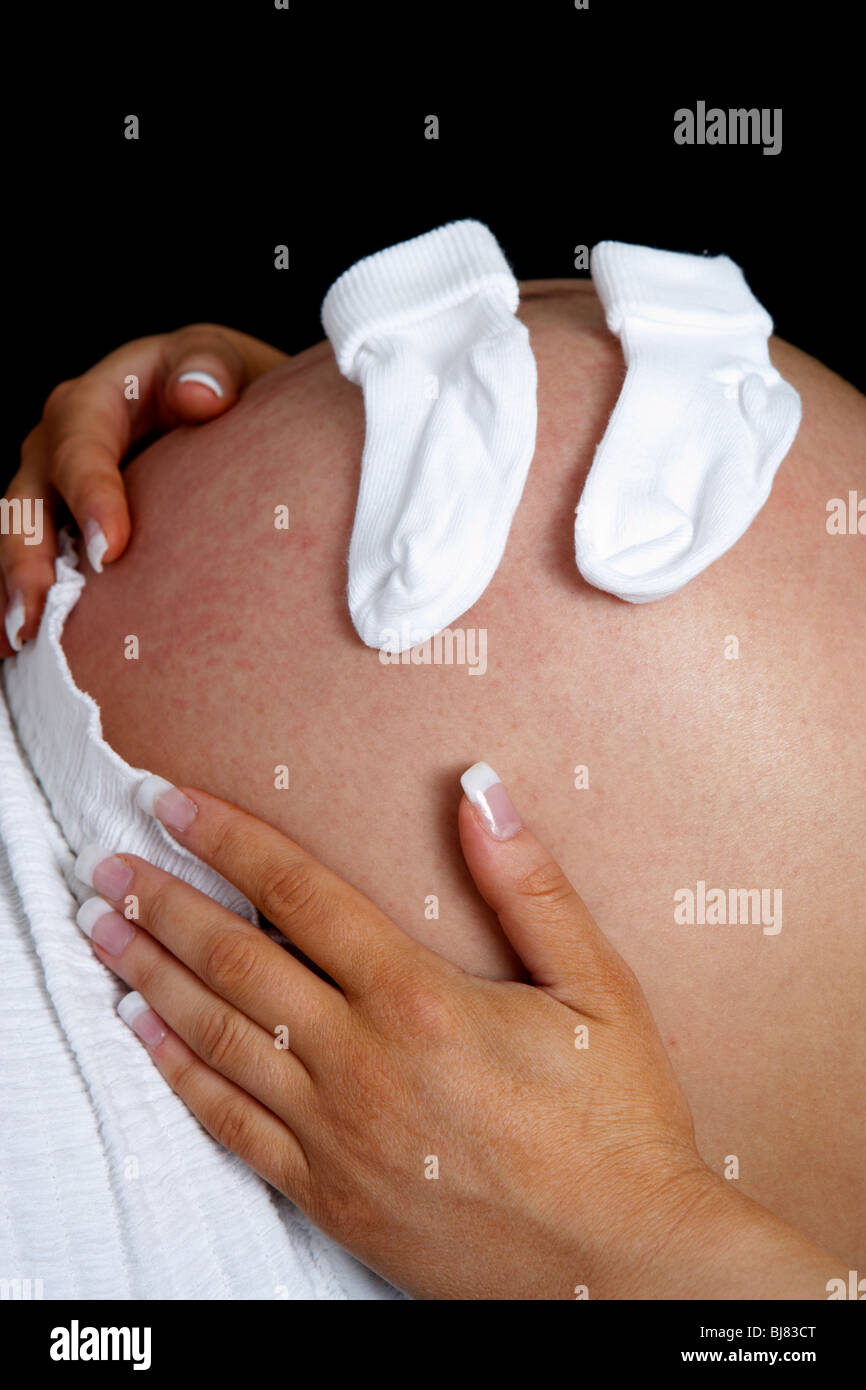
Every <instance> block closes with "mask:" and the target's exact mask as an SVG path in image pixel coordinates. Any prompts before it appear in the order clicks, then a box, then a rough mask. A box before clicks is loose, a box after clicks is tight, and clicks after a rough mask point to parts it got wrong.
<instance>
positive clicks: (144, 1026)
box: [117, 991, 165, 1047]
mask: <svg viewBox="0 0 866 1390" xmlns="http://www.w3.org/2000/svg"><path fill="white" fill-rule="evenodd" d="M117 1012H118V1013H119V1014H120V1017H121V1018H122V1019H123V1021H124V1023H127V1024H129V1027H130V1028H131V1029H132V1031H133V1033H135V1034H137V1036H138V1037H139V1038H141V1041H142V1042H143V1043H146V1044H147V1046H148V1047H158V1046H159V1044H160V1043H161V1042H162V1040H163V1038H164V1037H165V1028H164V1027H163V1024H162V1019H161V1018H160V1017H159V1014H155V1013H154V1012H153V1009H152V1008H151V1007H150V1005H149V1004H148V1003H147V1001H146V1000H145V999H142V997H141V995H140V994H139V993H138V992H137V991H133V993H132V994H125V995H124V996H123V998H122V999H121V1001H120V1003H119V1004H118V1006H117Z"/></svg>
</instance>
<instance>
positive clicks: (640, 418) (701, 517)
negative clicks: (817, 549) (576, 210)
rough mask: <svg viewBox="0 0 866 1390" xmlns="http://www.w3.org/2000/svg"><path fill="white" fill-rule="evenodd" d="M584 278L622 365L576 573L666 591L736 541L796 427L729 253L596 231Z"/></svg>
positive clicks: (613, 585)
mask: <svg viewBox="0 0 866 1390" xmlns="http://www.w3.org/2000/svg"><path fill="white" fill-rule="evenodd" d="M591 269H592V278H593V281H594V282H595V286H596V289H597V290H598V293H599V297H600V299H601V301H602V303H603V305H604V307H605V310H606V313H607V324H608V327H609V328H610V330H611V332H613V333H616V334H618V335H619V337H620V339H621V340H622V346H623V352H624V354H625V360H626V364H627V367H628V371H627V374H626V378H625V382H624V384H623V388H622V392H621V394H620V397H619V400H618V401H617V404H616V408H615V409H614V412H613V414H612V415H611V418H610V422H609V424H608V427H607V430H606V432H605V435H604V438H603V439H602V441H601V444H600V445H599V447H598V449H597V450H596V454H595V459H594V461H593V464H592V468H591V469H590V473H589V477H588V478H587V480H586V485H585V487H584V490H583V495H582V496H581V499H580V504H579V506H578V508H577V516H576V523H575V553H576V558H577V565H578V569H579V570H580V572H581V574H582V575H583V577H584V579H586V580H588V582H589V583H590V584H594V585H595V586H596V588H599V589H606V590H608V591H609V592H610V593H612V594H616V595H617V596H618V597H619V598H623V599H628V600H629V601H630V602H632V603H646V602H648V601H649V600H651V599H657V598H664V597H665V596H666V595H667V594H672V593H674V592H675V590H677V589H679V588H680V587H681V586H682V585H683V584H685V583H687V581H688V580H689V579H692V578H694V576H695V575H696V574H699V573H700V571H701V570H702V569H705V568H706V566H707V565H709V564H711V563H712V561H713V560H716V559H718V557H719V556H720V555H722V554H723V553H724V552H725V551H726V550H728V549H729V548H730V546H732V545H733V544H734V542H735V541H736V540H738V539H739V537H740V536H741V535H742V534H743V532H744V531H745V530H746V528H747V527H748V526H749V525H750V523H751V522H752V521H753V519H754V518H755V516H756V515H757V513H758V512H759V511H760V509H761V507H762V506H763V505H764V503H765V502H766V500H767V497H768V496H769V493H770V488H771V486H772V482H773V477H774V475H775V472H776V469H777V468H778V466H779V464H780V463H781V461H782V459H783V458H784V457H785V454H786V453H787V452H788V450H789V448H790V447H791V444H792V443H793V440H794V436H795V435H796V433H797V429H798V427H799V424H800V398H799V396H798V395H797V392H796V391H795V390H794V388H793V387H792V386H789V385H788V383H787V382H786V381H783V379H782V377H781V376H780V375H779V373H778V372H777V371H776V370H775V368H774V367H773V366H772V365H771V363H770V357H769V352H768V350H767V340H768V338H769V336H770V334H771V332H772V331H773V323H772V320H771V318H770V316H769V314H768V313H767V312H766V310H765V309H763V308H762V307H761V305H760V304H759V303H758V301H757V300H756V299H755V297H754V295H753V294H752V292H751V290H750V289H749V287H748V285H747V284H746V281H745V279H744V278H743V274H742V271H741V270H740V268H739V266H737V265H735V264H734V262H733V261H732V260H729V258H728V257H727V256H715V257H712V258H710V257H706V256H688V255H680V254H678V253H677V252H673V251H654V250H652V249H650V248H649V247H646V246H627V245H625V244H624V243H623V242H618V241H603V242H601V243H600V244H599V245H598V246H596V247H595V248H594V250H593V252H592V259H591Z"/></svg>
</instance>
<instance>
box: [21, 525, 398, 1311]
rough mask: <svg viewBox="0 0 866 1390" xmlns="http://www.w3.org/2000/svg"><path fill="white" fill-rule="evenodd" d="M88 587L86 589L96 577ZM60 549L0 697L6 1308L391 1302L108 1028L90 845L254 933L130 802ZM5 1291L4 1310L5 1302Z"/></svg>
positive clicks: (109, 999) (125, 1031) (139, 1047)
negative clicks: (89, 676) (74, 664)
mask: <svg viewBox="0 0 866 1390" xmlns="http://www.w3.org/2000/svg"><path fill="white" fill-rule="evenodd" d="M93 582H95V583H99V580H95V581H93ZM84 583H85V581H84V577H83V576H82V575H81V574H80V573H78V572H77V570H76V568H75V557H74V555H73V554H72V552H71V551H70V549H69V547H68V545H64V550H63V553H62V554H61V556H60V557H59V558H58V560H57V562H56V583H55V584H54V585H53V587H52V588H51V590H50V591H49V594H48V600H47V603H46V608H45V614H44V617H43V620H42V624H41V627H40V631H39V636H38V637H37V639H36V640H35V642H29V643H27V644H25V647H24V650H23V651H22V652H21V653H20V654H19V655H18V656H17V657H16V658H15V659H14V661H11V660H10V661H7V662H5V663H4V664H3V686H4V687H5V692H0V1280H3V1281H9V1282H8V1283H6V1282H4V1289H5V1290H7V1294H8V1296H9V1297H11V1298H16V1297H17V1298H45V1299H59V1298H70V1299H72V1298H74V1299H139V1298H140V1299H268V1300H271V1299H273V1300H276V1301H278V1302H279V1301H281V1300H284V1299H290V1300H297V1299H395V1298H402V1295H401V1294H399V1293H398V1292H397V1291H396V1290H395V1289H393V1288H392V1287H391V1286H390V1285H389V1284H387V1283H385V1281H384V1280H382V1279H380V1278H379V1277H378V1276H377V1275H375V1274H372V1273H371V1272H370V1271H368V1270H366V1269H365V1268H364V1267H363V1266H362V1265H360V1264H359V1263H358V1262H357V1261H356V1260H354V1259H352V1257H351V1256H349V1255H347V1254H346V1253H345V1252H344V1251H343V1250H341V1249H340V1248H339V1247H338V1246H337V1245H335V1244H334V1242H333V1241H331V1240H329V1239H328V1238H327V1237H326V1236H324V1235H323V1234H322V1233H321V1232H320V1231H317V1230H316V1229H315V1227H314V1226H312V1225H311V1224H310V1222H309V1221H308V1220H307V1219H306V1217H305V1216H303V1214H302V1213H301V1212H299V1211H298V1210H297V1208H295V1207H294V1206H293V1205H292V1204H291V1203H290V1202H289V1201H288V1200H287V1199H286V1198H285V1197H283V1196H282V1195H281V1194H280V1193H278V1192H276V1191H275V1190H274V1189H273V1188H272V1187H270V1186H269V1185H268V1184H267V1183H265V1182H264V1180H263V1179H262V1178H260V1177H258V1175H257V1174H255V1173H254V1172H253V1171H252V1170H251V1169H250V1168H248V1167H247V1166H246V1165H245V1164H244V1163H243V1162H242V1161H241V1160H240V1159H239V1158H237V1157H236V1156H235V1155H234V1154H231V1153H229V1152H228V1151H227V1150H226V1149H223V1148H221V1147H220V1145H219V1144H217V1143H216V1142H215V1141H214V1140H213V1139H212V1138H211V1137H210V1135H209V1134H207V1132H206V1131H205V1130H204V1129H203V1127H202V1126H201V1125H200V1124H199V1122H198V1120H197V1119H195V1117H194V1116H193V1115H192V1114H191V1113H190V1111H189V1110H187V1108H186V1106H185V1105H184V1104H183V1102H182V1101H181V1100H180V1099H179V1098H178V1097H177V1096H176V1095H174V1093H173V1092H172V1091H171V1090H170V1088H169V1087H168V1085H167V1083H166V1082H165V1081H164V1080H163V1078H162V1076H161V1075H160V1073H159V1072H158V1071H157V1069H156V1067H155V1066H154V1064H153V1061H152V1059H151V1057H150V1055H149V1053H148V1051H147V1049H146V1048H145V1047H144V1046H143V1044H142V1043H141V1042H140V1041H139V1040H138V1038H136V1037H135V1035H134V1034H133V1033H132V1032H131V1031H130V1029H129V1028H128V1027H127V1026H126V1024H125V1023H123V1021H122V1020H121V1019H120V1017H119V1016H118V1014H117V1005H118V1002H119V1000H120V999H121V997H122V996H123V995H125V994H126V993H127V992H128V988H127V986H126V985H124V984H123V983H122V982H121V981H120V980H118V979H117V977H116V976H115V975H113V974H112V973H111V972H110V971H109V970H107V969H106V968H105V966H103V965H102V964H101V962H100V961H99V960H97V958H96V956H95V955H94V953H93V950H92V948H91V945H90V942H89V941H88V940H87V938H86V936H85V935H84V932H83V931H82V930H81V929H80V928H79V927H78V926H77V925H76V921H75V913H76V908H77V907H78V903H79V902H80V901H83V900H84V899H85V898H89V897H91V896H92V889H89V888H87V887H86V886H85V885H84V884H83V883H80V882H79V881H78V880H77V879H76V878H75V876H74V873H73V864H74V862H75V856H76V853H77V852H78V851H80V850H81V849H82V848H83V847H84V845H85V844H92V843H97V844H102V845H105V846H106V847H108V848H113V849H117V850H128V851H130V852H132V853H134V854H139V855H142V856H143V857H145V858H147V859H149V860H150V861H151V862H152V863H154V864H157V865H159V866H160V867H161V868H163V869H166V870H168V871H169V872H170V873H174V874H177V875H179V876H180V877H181V878H183V879H185V880H186V882H188V883H191V884H193V885H194V886H195V887H196V888H199V889H201V890H202V891H203V892H205V893H208V894H210V896H211V897H213V898H215V899H216V900H217V901H218V902H220V903H222V904H223V905H224V906H226V907H229V908H232V909H233V910H234V911H236V912H240V913H241V914H242V915H244V916H245V917H247V918H249V919H250V920H251V921H255V920H256V914H255V912H254V910H253V908H252V906H251V904H250V903H249V902H248V901H247V900H246V898H244V897H242V896H241V895H240V894H239V893H238V892H237V890H236V889H234V888H232V887H231V886H230V885H229V884H228V883H226V881H225V880H224V879H222V878H221V877H220V876H219V875H218V874H217V873H216V872H215V871H214V870H213V869H211V868H210V867H209V866H207V865H205V864H203V863H202V862H201V861H200V860H198V859H196V858H195V857H194V856H193V855H191V854H190V853H189V852H188V851H187V850H185V849H183V848H181V847H180V846H179V845H177V844H175V843H173V842H172V840H171V837H170V836H169V835H167V834H166V832H165V831H164V830H163V828H162V826H160V825H159V823H158V822H157V821H155V820H153V818H152V817H150V816H148V815H146V814H145V812H144V811H142V810H140V809H139V808H138V807H137V806H136V804H135V792H136V789H137V787H138V786H139V785H140V783H141V781H142V779H143V777H144V775H145V774H144V773H143V771H142V770H140V769H136V768H133V767H130V766H129V764H128V763H125V762H124V761H123V759H122V758H120V757H118V755H117V754H116V753H115V752H114V751H113V750H112V749H111V748H110V747H109V746H108V744H107V743H105V741H104V740H103V738H102V734H101V729H100V718H99V709H98V706H97V705H96V704H95V702H94V701H93V700H92V699H91V698H90V696H88V695H87V694H85V693H84V692H82V691H80V690H78V688H77V687H76V686H75V684H74V682H73V680H72V677H71V674H70V672H69V668H68V666H67V664H66V659H65V657H64V654H63V650H62V648H61V645H60V639H61V634H62V631H63V624H64V621H65V619H66V616H67V614H68V613H69V611H70V610H71V608H72V607H73V606H74V604H75V602H76V600H77V599H78V596H79V594H80V592H81V590H82V588H83V586H84ZM7 1294H4V1296H7Z"/></svg>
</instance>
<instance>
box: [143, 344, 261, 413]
mask: <svg viewBox="0 0 866 1390" xmlns="http://www.w3.org/2000/svg"><path fill="white" fill-rule="evenodd" d="M163 358H164V372H165V376H164V386H163V400H164V404H165V407H166V408H167V411H168V413H169V416H170V417H173V418H174V419H175V420H176V421H183V422H185V423H187V424H197V423H198V422H199V421H201V420H211V419H213V417H214V416H215V415H221V414H222V413H223V411H224V410H228V408H229V406H232V405H234V403H235V401H236V400H237V398H238V396H239V395H240V393H241V391H242V390H243V388H244V386H245V385H246V380H247V370H246V364H245V362H244V359H243V356H242V355H241V353H240V352H239V351H238V349H237V348H236V346H235V345H234V343H233V342H231V340H230V339H229V337H228V336H227V335H226V334H225V333H222V332H220V330H219V329H218V328H216V327H214V328H210V327H208V326H207V325H202V326H201V327H194V328H182V329H180V330H179V331H178V332H177V333H172V334H170V335H169V336H168V337H167V338H166V340H165V346H164V349H163Z"/></svg>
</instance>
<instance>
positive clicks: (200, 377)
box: [177, 372, 223, 400]
mask: <svg viewBox="0 0 866 1390" xmlns="http://www.w3.org/2000/svg"><path fill="white" fill-rule="evenodd" d="M184 381H197V382H198V384H199V386H206V387H207V389H208V390H209V391H213V393H214V395H215V396H218V397H219V399H220V400H222V398H223V388H222V387H221V386H220V384H219V382H218V381H217V379H216V377H215V376H211V374H210V372H182V373H181V375H180V376H179V377H178V379H177V384H178V386H180V384H181V382H184Z"/></svg>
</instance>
